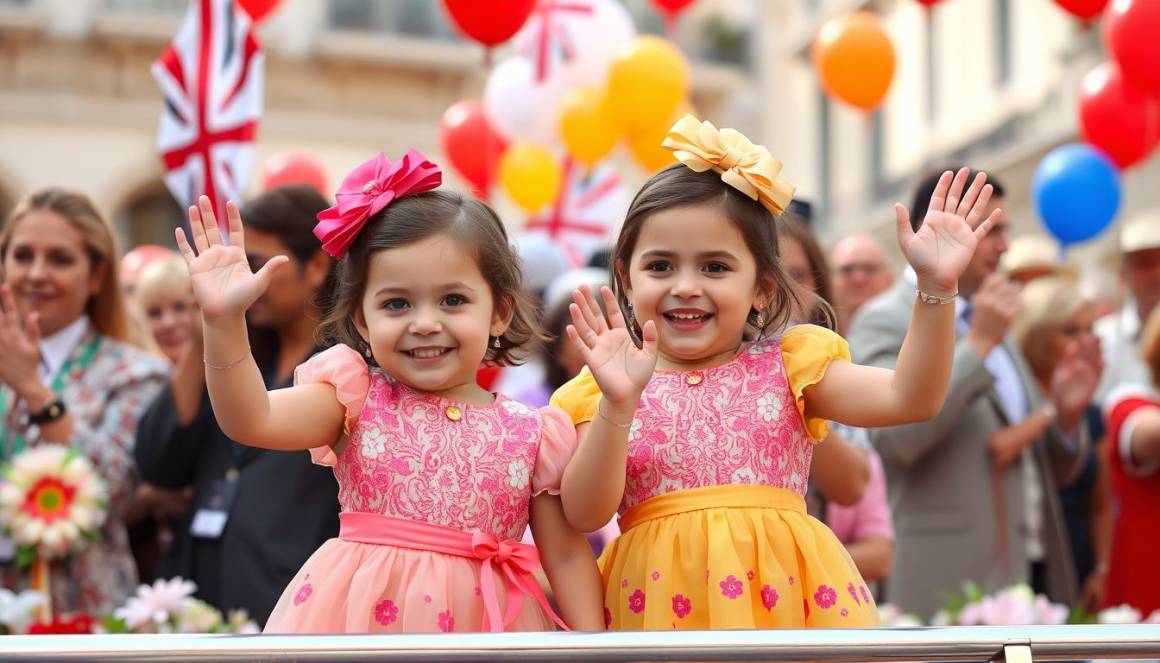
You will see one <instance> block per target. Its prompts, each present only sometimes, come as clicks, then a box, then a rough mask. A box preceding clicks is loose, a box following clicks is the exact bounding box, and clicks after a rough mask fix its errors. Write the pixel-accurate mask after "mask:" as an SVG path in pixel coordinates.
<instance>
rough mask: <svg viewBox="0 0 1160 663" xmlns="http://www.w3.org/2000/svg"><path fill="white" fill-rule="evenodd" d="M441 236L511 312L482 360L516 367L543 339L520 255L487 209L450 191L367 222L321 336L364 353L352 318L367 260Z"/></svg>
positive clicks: (412, 199) (401, 202)
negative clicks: (467, 256)
mask: <svg viewBox="0 0 1160 663" xmlns="http://www.w3.org/2000/svg"><path fill="white" fill-rule="evenodd" d="M440 233H446V234H448V235H450V236H451V237H452V238H454V239H455V240H456V241H458V242H460V244H461V245H462V246H464V247H467V248H468V249H469V250H470V251H471V252H473V254H474V257H475V260H476V262H477V263H478V264H479V271H480V272H481V273H482V274H483V278H484V279H485V280H486V281H487V283H488V286H490V288H491V293H492V297H493V298H494V299H495V304H496V306H497V307H501V310H504V311H505V312H510V313H511V314H512V321H511V324H510V325H509V326H508V328H507V331H505V332H504V333H503V335H502V336H500V337H499V347H498V348H494V347H489V348H488V350H487V355H486V356H485V357H484V361H485V362H487V363H490V364H496V365H499V366H510V365H513V364H518V363H521V362H522V361H523V360H524V359H525V358H526V357H527V354H528V352H529V347H528V346H529V345H530V344H531V343H532V342H533V341H536V340H544V339H546V338H547V337H546V336H545V335H544V333H543V331H542V330H541V329H540V325H539V324H538V323H537V322H536V319H535V315H534V310H535V309H534V307H533V305H532V303H531V301H530V300H529V299H528V296H527V295H526V294H525V293H524V288H523V276H522V271H521V269H520V259H519V256H518V255H517V254H516V252H515V251H514V250H513V249H512V247H511V244H509V243H508V237H507V231H505V230H504V227H503V222H502V221H500V218H499V217H498V216H497V215H496V213H495V212H494V211H493V210H492V209H491V208H490V207H488V206H487V205H486V204H484V203H482V202H480V201H478V200H476V199H474V198H468V197H464V196H461V195H460V194H458V193H454V192H451V191H427V192H425V193H420V194H416V195H413V196H407V197H405V198H400V199H398V200H396V201H395V202H393V203H391V204H390V205H388V206H387V207H385V208H384V209H383V210H382V211H380V212H378V213H377V214H375V215H374V216H372V217H371V218H370V219H368V220H367V224H366V226H365V227H364V228H363V229H362V232H360V233H359V236H358V238H357V239H356V240H355V241H354V244H352V245H351V247H350V250H349V251H348V252H347V254H346V255H345V256H343V258H342V259H341V260H339V261H338V276H337V282H336V288H335V291H334V302H333V305H332V306H331V307H330V309H329V310H328V311H327V313H326V316H325V317H324V318H323V320H322V326H321V327H320V328H319V334H320V335H321V336H322V338H323V339H324V340H325V341H327V342H331V343H345V344H346V345H349V346H350V347H352V348H355V349H357V350H359V351H364V350H366V349H367V343H366V341H364V340H363V338H362V336H361V335H359V333H358V329H357V328H356V327H355V325H354V321H353V320H352V316H353V315H354V313H355V311H356V310H357V309H358V307H359V306H361V305H362V299H363V294H364V292H365V291H366V283H367V272H368V270H369V268H370V261H371V257H372V256H373V255H374V254H376V253H378V252H379V251H384V250H387V249H394V248H399V247H401V246H407V245H408V244H413V243H415V242H419V241H422V240H424V239H426V238H428V237H431V236H433V235H437V234H440Z"/></svg>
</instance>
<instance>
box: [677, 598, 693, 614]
mask: <svg viewBox="0 0 1160 663" xmlns="http://www.w3.org/2000/svg"><path fill="white" fill-rule="evenodd" d="M692 611H693V602H692V601H691V600H689V597H687V596H685V595H684V594H676V595H675V596H673V612H674V613H675V614H676V615H677V618H678V619H684V618H685V616H686V615H688V614H689V613H690V612H692Z"/></svg>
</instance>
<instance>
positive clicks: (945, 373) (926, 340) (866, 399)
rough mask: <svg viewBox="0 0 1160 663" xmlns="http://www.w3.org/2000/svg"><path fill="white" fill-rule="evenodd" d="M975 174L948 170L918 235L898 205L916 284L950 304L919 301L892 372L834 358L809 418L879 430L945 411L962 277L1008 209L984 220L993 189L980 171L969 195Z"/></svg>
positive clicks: (810, 397)
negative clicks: (943, 405)
mask: <svg viewBox="0 0 1160 663" xmlns="http://www.w3.org/2000/svg"><path fill="white" fill-rule="evenodd" d="M969 172H970V171H968V170H967V169H966V168H964V169H962V170H960V171H959V172H958V174H957V175H954V177H953V179H952V175H951V173H950V172H949V171H948V172H945V173H943V176H942V178H941V179H940V180H939V182H938V186H937V187H935V190H934V195H933V196H932V197H931V201H930V208H929V209H928V210H927V212H926V218H925V220H924V221H923V223H922V226H921V227H920V228H919V229H918V232H914V231H913V230H911V227H910V217H909V214H908V213H907V211H906V208H905V207H903V206H902V205H895V208H894V209H895V212H896V216H897V222H898V243H899V246H900V247H901V248H902V253H903V254H904V255H905V256H906V259H907V261H908V262H909V263H910V265H911V266H912V267H913V268H914V271H915V274H917V276H918V289H919V290H920V291H922V292H923V293H926V294H927V295H931V296H934V297H938V298H942V299H943V301H944V302H945V303H927V302H925V301H923V300H922V298H919V299H918V301H917V302H915V305H914V314H913V316H912V317H911V321H910V328H909V331H908V332H907V334H906V339H905V340H904V341H903V343H902V350H901V352H900V353H899V355H898V364H897V365H896V366H895V368H894V370H888V369H883V368H875V367H871V366H859V365H857V364H852V363H850V362H848V361H843V360H837V361H834V362H833V363H832V364H831V365H830V367H829V368H828V370H827V371H826V374H825V376H824V377H823V378H822V379H821V380H820V381H819V382H818V383H817V384H815V385H813V386H811V387H808V388H807V389H806V395H807V399H806V403H807V408H806V409H807V416H808V417H809V418H815V417H816V418H821V419H832V420H834V421H840V422H842V423H844V424H848V425H851V426H861V427H864V428H880V427H885V426H897V425H900V424H907V423H913V422H918V421H925V420H927V419H930V418H932V417H934V416H935V415H936V414H938V412H939V410H940V409H941V408H942V404H943V399H944V398H945V397H946V392H947V384H948V382H949V381H950V373H951V360H952V359H953V357H954V345H955V307H954V301H955V299H954V295H955V294H957V292H958V281H959V276H960V275H961V274H962V273H963V270H964V269H966V267H967V264H968V263H969V262H970V261H971V257H972V256H973V255H974V252H975V247H976V246H977V245H978V241H979V239H981V238H983V237H985V236H986V235H987V232H988V231H989V230H990V229H991V226H992V225H993V224H994V223H995V221H996V220H997V219H998V218H999V216H1000V215H1001V214H1002V212H1001V210H995V211H993V212H992V213H991V214H990V215H989V216H988V217H987V218H985V219H984V218H983V212H984V211H985V209H986V207H987V203H988V202H989V201H990V199H991V192H992V188H991V185H989V184H985V182H986V179H987V177H986V175H985V174H983V173H980V174H979V175H978V177H976V178H975V181H974V182H973V183H972V184H971V186H970V188H969V189H967V190H966V192H965V193H964V192H963V187H964V186H965V185H966V181H967V177H968V175H969Z"/></svg>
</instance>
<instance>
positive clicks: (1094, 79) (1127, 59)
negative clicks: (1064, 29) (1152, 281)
mask: <svg viewBox="0 0 1160 663" xmlns="http://www.w3.org/2000/svg"><path fill="white" fill-rule="evenodd" d="M1056 3H1057V4H1059V5H1060V6H1061V7H1063V8H1064V9H1066V10H1067V11H1069V12H1071V13H1072V14H1074V15H1075V16H1076V17H1077V18H1080V19H1083V20H1085V21H1090V20H1092V19H1095V18H1096V17H1099V16H1100V15H1101V14H1102V17H1103V36H1104V43H1105V46H1106V47H1107V50H1108V52H1109V53H1110V54H1111V56H1112V57H1111V59H1110V60H1108V61H1107V62H1104V63H1102V64H1099V65H1097V66H1096V67H1095V68H1094V69H1092V70H1091V71H1090V72H1088V73H1087V75H1085V76H1084V77H1083V79H1082V80H1081V81H1080V87H1079V108H1078V115H1079V126H1080V132H1081V134H1082V136H1083V139H1084V142H1083V143H1075V144H1071V145H1064V146H1062V147H1059V148H1057V149H1055V150H1053V151H1051V152H1050V153H1048V155H1047V156H1046V157H1045V158H1044V159H1043V161H1042V162H1040V164H1039V167H1038V169H1037V170H1036V172H1035V180H1034V183H1033V193H1034V197H1035V204H1036V208H1037V209H1038V211H1039V215H1040V217H1041V218H1042V219H1043V223H1044V225H1045V226H1046V227H1047V229H1048V230H1049V231H1050V232H1051V234H1053V235H1054V236H1055V237H1056V238H1058V239H1059V240H1060V242H1062V243H1064V244H1069V243H1075V242H1082V241H1086V240H1088V239H1091V238H1093V237H1095V236H1097V235H1099V234H1100V233H1101V232H1103V231H1104V230H1105V229H1106V228H1107V227H1108V226H1109V225H1111V223H1112V221H1113V219H1114V218H1115V215H1116V212H1117V211H1118V210H1119V205H1120V196H1121V191H1120V172H1121V171H1123V170H1127V169H1129V168H1132V167H1134V166H1136V165H1138V164H1140V163H1141V162H1143V161H1144V160H1145V159H1147V158H1148V157H1149V156H1150V155H1152V154H1153V153H1155V151H1156V146H1157V145H1158V144H1160V39H1158V38H1157V37H1158V36H1160V0H1116V1H1115V2H1108V0H1056Z"/></svg>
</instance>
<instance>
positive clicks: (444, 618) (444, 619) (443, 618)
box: [439, 610, 455, 633]
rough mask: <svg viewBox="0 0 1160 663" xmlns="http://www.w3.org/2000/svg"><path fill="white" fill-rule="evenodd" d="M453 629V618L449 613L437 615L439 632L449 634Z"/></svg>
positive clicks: (445, 611) (446, 611) (447, 611)
mask: <svg viewBox="0 0 1160 663" xmlns="http://www.w3.org/2000/svg"><path fill="white" fill-rule="evenodd" d="M453 628H455V618H454V617H452V616H451V611H450V610H444V611H443V612H441V613H439V630H440V631H443V632H444V633H450V632H451V629H453Z"/></svg>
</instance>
